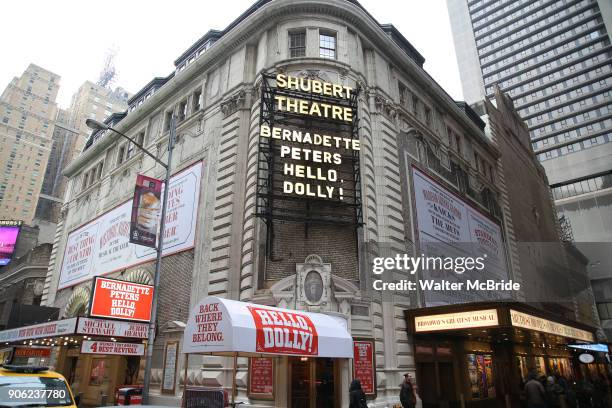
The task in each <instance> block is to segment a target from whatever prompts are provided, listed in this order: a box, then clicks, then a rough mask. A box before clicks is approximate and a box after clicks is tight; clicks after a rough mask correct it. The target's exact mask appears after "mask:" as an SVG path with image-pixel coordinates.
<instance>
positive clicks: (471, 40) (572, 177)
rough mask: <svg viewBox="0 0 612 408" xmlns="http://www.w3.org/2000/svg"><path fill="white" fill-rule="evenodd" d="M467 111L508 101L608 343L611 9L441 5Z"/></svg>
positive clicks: (589, 3)
mask: <svg viewBox="0 0 612 408" xmlns="http://www.w3.org/2000/svg"><path fill="white" fill-rule="evenodd" d="M447 4H448V11H449V15H450V20H451V26H452V30H453V36H454V41H455V49H456V52H457V59H458V62H459V70H460V74H461V80H462V82H463V92H464V96H465V98H466V100H467V101H468V102H469V103H470V104H475V103H479V102H481V101H483V100H484V98H485V96H486V97H488V98H489V99H493V96H494V94H495V88H494V86H495V85H496V84H497V85H498V86H499V87H500V88H501V89H502V90H503V91H504V92H506V93H507V94H508V95H510V97H511V98H512V100H513V102H514V105H515V107H516V110H517V111H518V113H519V115H520V116H521V118H522V119H523V120H524V121H525V123H526V124H527V126H528V128H529V134H530V140H531V143H532V145H533V150H534V151H535V154H536V155H537V157H538V160H539V161H540V162H541V164H542V166H543V167H544V169H545V170H546V174H547V176H548V180H549V183H550V185H551V187H552V191H553V197H554V199H555V205H556V207H557V212H558V216H559V218H560V219H561V220H562V221H563V226H564V231H566V236H567V237H568V238H569V239H572V238H573V239H574V240H575V241H576V242H577V246H578V247H579V248H580V250H581V251H582V252H583V253H584V254H585V255H586V256H587V257H588V258H589V260H590V263H589V273H590V275H591V278H592V285H593V291H594V294H595V296H596V300H597V302H598V303H601V307H600V309H601V311H603V314H602V315H601V317H602V320H604V321H603V325H604V326H609V330H608V331H607V333H608V336H612V257H610V255H608V254H609V253H610V252H611V251H610V245H612V244H611V242H612V182H611V180H612V143H610V142H612V98H611V95H612V93H611V89H612V63H611V62H612V47H611V45H610V34H611V33H612V26H611V24H612V3H611V2H610V1H605V0H604V1H596V0H580V1H574V0H571V1H570V0H563V1H547V0H534V1H511V0H502V1H487V0H470V1H467V0H448V2H447Z"/></svg>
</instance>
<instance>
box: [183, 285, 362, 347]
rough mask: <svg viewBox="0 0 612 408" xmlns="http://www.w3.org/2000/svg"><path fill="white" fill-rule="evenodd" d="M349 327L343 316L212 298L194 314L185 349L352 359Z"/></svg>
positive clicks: (195, 309)
mask: <svg viewBox="0 0 612 408" xmlns="http://www.w3.org/2000/svg"><path fill="white" fill-rule="evenodd" d="M346 327H347V325H346V321H345V320H344V319H342V318H340V317H337V316H330V315H326V314H322V313H308V312H302V311H297V310H289V309H280V308H276V307H270V306H263V305H256V304H252V303H245V302H238V301H234V300H228V299H222V298H217V297H208V298H205V299H204V300H202V301H200V302H199V303H198V304H197V305H196V306H195V307H194V309H193V311H192V313H191V315H190V316H189V321H188V323H187V327H186V329H185V333H184V351H185V352H186V353H243V354H249V353H255V354H275V355H295V356H317V357H345V358H351V357H352V355H353V354H352V352H353V340H352V337H351V335H350V334H349V333H348V332H347V329H346Z"/></svg>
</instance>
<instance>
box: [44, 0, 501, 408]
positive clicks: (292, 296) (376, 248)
mask: <svg viewBox="0 0 612 408" xmlns="http://www.w3.org/2000/svg"><path fill="white" fill-rule="evenodd" d="M257 4H258V5H259V6H260V7H258V8H252V9H250V11H249V13H248V14H247V15H246V16H243V17H241V20H240V21H238V22H237V25H235V26H230V27H231V28H229V29H228V30H227V31H224V32H223V35H221V36H220V38H219V39H218V40H217V41H216V42H215V43H214V44H213V45H212V46H211V47H210V48H207V49H206V51H205V52H203V53H201V55H198V56H197V58H195V59H194V60H193V62H191V63H190V64H188V65H187V66H186V68H183V69H181V70H177V72H175V73H173V74H171V75H170V76H169V77H167V78H165V79H163V81H161V82H163V85H161V86H159V87H158V86H157V85H156V83H153V82H152V84H151V86H152V87H153V88H151V90H150V93H149V92H148V90H144V91H141V92H139V93H138V94H137V95H141V94H143V95H145V94H146V95H149V97H148V98H147V99H146V101H144V103H142V104H139V105H138V106H135V107H134V108H133V109H132V108H131V107H130V109H129V113H128V114H127V116H125V117H124V118H123V119H122V120H121V121H120V122H119V123H118V124H116V125H115V127H116V128H117V129H118V130H119V131H121V132H124V133H126V134H127V135H128V136H132V137H135V136H137V135H139V134H142V133H144V138H143V143H144V145H145V146H146V147H147V149H149V150H150V151H152V152H153V153H154V154H156V155H157V156H158V157H160V159H161V160H165V159H166V157H167V138H168V129H169V118H170V116H171V114H172V113H173V112H174V113H175V114H176V116H177V117H178V118H179V123H178V127H177V143H176V147H175V150H174V153H173V163H172V167H173V169H175V171H180V170H182V169H184V168H187V167H189V166H190V165H192V164H193V163H195V162H197V161H202V162H203V177H202V183H201V186H200V187H201V188H200V197H199V203H200V205H199V209H198V218H197V230H196V231H197V233H196V240H195V247H194V248H193V250H189V251H186V252H183V253H181V254H176V255H173V256H170V257H168V258H166V259H164V263H163V265H164V266H163V268H164V269H163V272H162V277H161V279H162V282H161V289H160V304H159V310H160V314H159V315H158V322H157V323H158V327H159V337H158V339H157V341H156V344H155V350H156V351H157V352H158V353H159V352H160V351H161V350H163V344H164V341H166V339H171V338H180V331H181V327H183V326H184V323H185V322H186V318H187V313H188V308H189V307H190V306H192V305H193V304H194V303H195V302H197V301H198V300H200V299H202V298H203V297H205V296H209V295H216V296H221V297H228V298H231V299H239V300H244V301H252V302H256V303H263V304H268V305H279V306H281V307H289V308H298V309H306V310H311V311H318V312H323V313H332V314H335V315H340V316H343V317H344V318H345V319H347V322H348V327H349V328H350V330H351V333H352V334H353V336H355V337H367V338H372V339H373V340H374V341H375V347H376V366H377V377H376V381H377V391H378V394H377V398H376V400H375V401H373V403H374V405H375V406H380V407H383V406H389V405H390V404H393V403H397V402H398V394H399V385H400V383H401V380H402V374H403V373H405V372H413V373H414V371H415V365H414V356H413V346H412V339H411V337H409V336H408V334H407V331H406V321H405V318H404V313H403V311H404V310H405V309H406V308H412V307H418V306H419V305H420V304H419V303H418V301H417V299H414V298H411V297H409V296H406V295H405V294H401V293H398V294H394V295H392V298H391V299H390V301H387V300H384V301H383V299H382V297H381V296H379V295H377V294H374V293H371V291H369V290H368V287H369V282H370V281H371V280H372V279H373V276H372V274H371V271H370V267H369V263H370V260H371V257H372V256H382V255H384V256H392V255H393V254H396V253H409V254H414V253H416V252H415V251H416V250H417V248H418V246H417V240H416V238H415V230H416V226H415V225H414V221H413V220H414V209H413V207H414V206H413V204H411V203H412V202H413V199H414V198H413V193H412V192H411V190H410V183H411V178H410V177H411V176H410V172H409V171H408V170H407V169H409V167H410V165H411V164H413V163H415V164H418V165H419V166H420V168H422V169H423V171H426V172H427V173H428V174H431V176H432V177H435V178H436V179H437V180H439V181H440V182H441V183H443V184H444V185H447V184H448V188H451V189H453V188H454V189H456V190H457V193H458V194H461V195H463V196H465V199H466V200H472V201H473V203H474V205H475V206H479V208H480V207H481V208H482V211H484V212H487V213H490V214H491V217H498V216H499V214H500V213H499V211H498V206H497V204H496V202H495V197H498V196H499V195H500V191H499V188H498V187H497V183H496V177H497V176H496V171H495V170H494V168H495V163H496V161H497V158H498V156H499V153H498V151H497V149H496V148H495V147H494V146H493V145H492V143H491V142H490V141H489V140H488V139H487V138H486V137H485V135H484V133H483V130H482V128H481V127H479V123H478V121H477V120H474V119H473V118H470V117H469V116H468V113H467V111H466V110H465V109H464V108H462V107H461V106H458V105H457V104H456V103H455V102H454V101H453V100H451V99H450V97H449V96H448V94H446V93H445V92H444V90H443V89H442V88H440V86H439V85H438V84H437V83H435V81H433V80H432V78H431V77H430V76H429V75H427V73H426V72H425V71H424V70H423V69H422V66H421V65H422V60H419V59H418V58H415V57H414V55H411V54H410V52H412V51H411V50H412V48H411V47H408V45H407V41H406V40H405V39H402V38H399V37H398V36H397V35H395V37H392V36H390V35H387V33H386V32H385V31H384V30H383V29H382V28H381V26H379V25H378V23H376V22H375V21H374V20H373V19H372V18H371V17H370V16H369V15H368V14H367V13H366V12H365V10H363V9H362V8H361V6H359V5H357V4H356V3H353V2H350V1H344V0H333V1H325V2H323V1H299V0H278V1H274V2H267V1H260V2H258V3H257ZM295 31H302V32H304V33H305V35H306V40H305V48H304V53H303V55H302V56H299V57H291V54H290V50H289V46H288V44H289V37H288V36H289V34H290V33H292V32H295ZM321 33H326V34H330V33H332V34H333V35H334V36H335V38H336V42H335V44H336V48H335V52H334V54H335V58H334V59H329V58H320V57H319V55H320V50H319V41H318V37H319V35H320V34H321ZM276 72H283V73H287V74H289V75H293V76H307V75H310V74H313V75H316V76H317V77H319V78H322V79H324V80H326V81H329V82H332V83H338V84H343V85H348V86H352V87H354V88H357V87H358V86H359V87H361V93H360V95H359V100H358V109H359V117H360V123H359V131H358V132H359V138H360V141H361V152H360V165H361V167H360V172H361V193H362V211H363V225H362V226H360V227H359V228H357V229H353V230H351V231H350V232H349V231H346V230H344V231H343V230H335V231H330V228H329V227H326V226H320V227H309V229H308V233H307V234H308V235H306V231H305V230H304V226H303V224H287V225H286V226H281V227H280V228H279V229H278V231H277V232H278V235H277V236H276V238H275V239H276V244H275V245H276V246H275V247H274V248H273V255H274V258H272V259H271V258H270V257H269V256H268V253H267V251H266V225H265V223H264V222H263V221H262V220H261V219H260V218H258V217H256V215H255V207H256V191H257V171H258V164H257V163H258V140H259V119H260V118H259V114H260V105H259V103H260V94H259V92H260V87H261V81H262V77H261V74H262V73H276ZM124 143H125V142H124V140H123V139H121V138H119V136H117V135H116V134H114V133H112V132H107V133H106V134H104V136H102V137H99V138H95V142H93V143H92V144H91V146H88V147H87V148H86V149H85V151H84V152H83V154H82V155H81V156H80V157H79V158H78V159H77V160H76V161H75V162H74V163H72V164H71V165H70V166H69V167H68V168H67V169H66V175H67V176H68V177H69V182H68V191H67V196H66V197H67V200H66V202H65V203H64V207H63V211H62V214H63V215H62V219H61V220H60V223H59V224H58V226H59V227H58V228H59V229H58V234H57V236H56V242H55V246H54V252H53V254H52V259H51V266H50V268H49V273H48V275H47V279H46V283H45V289H44V295H43V301H44V302H45V303H46V304H47V305H55V306H57V307H61V308H62V310H63V313H62V315H63V316H68V315H69V313H66V310H68V308H69V307H70V311H71V314H75V313H76V314H78V313H80V312H82V310H83V308H82V306H83V305H81V306H78V305H77V306H74V305H73V304H74V303H75V302H81V303H82V302H83V299H86V296H85V295H84V293H87V291H88V290H89V287H90V285H91V282H85V283H82V284H79V285H78V286H76V287H73V288H66V289H63V290H58V289H57V287H58V279H59V273H60V269H61V259H62V257H63V254H64V251H65V246H66V237H67V235H68V233H69V232H70V231H72V230H74V229H75V228H77V227H78V226H80V225H83V224H84V223H87V222H89V221H90V220H92V219H94V218H95V217H97V216H98V215H100V214H102V213H104V212H106V211H108V210H109V209H111V208H113V207H115V206H116V205H118V204H120V203H122V202H124V201H126V200H128V199H129V198H131V196H132V194H133V188H134V180H135V177H136V174H137V173H144V174H147V175H149V176H153V177H158V178H161V177H162V174H163V169H162V168H161V167H160V166H156V165H155V163H154V161H153V160H152V159H150V158H149V157H147V156H145V155H143V154H142V153H139V152H136V153H135V154H134V155H133V156H132V157H131V158H129V159H128V160H117V156H118V155H119V154H120V152H121V147H122V146H123V145H124ZM475 153H476V155H477V157H478V158H479V165H478V166H475V165H474V154H475ZM451 158H452V160H453V162H454V163H456V165H457V166H458V167H457V168H460V169H461V171H462V173H461V174H463V177H464V178H463V179H462V180H464V181H465V182H466V183H468V184H469V186H472V187H470V188H471V189H469V191H468V189H466V188H465V186H467V185H468V184H466V185H464V188H463V189H460V188H459V187H453V185H452V183H448V182H447V181H446V179H445V178H444V177H443V173H444V170H443V169H446V168H448V166H449V163H450V161H449V160H450V159H451ZM101 163H102V164H101ZM100 164H101V165H100ZM97 166H100V167H99V168H100V169H101V170H100V172H101V173H100V177H99V178H97V179H96V180H94V181H93V183H83V182H82V177H83V175H86V174H90V172H91V171H92V169H96V168H98V167H97ZM436 171H437V172H436ZM484 192H486V194H488V195H486V197H493V199H490V200H489V201H488V202H485V200H484V199H483V197H485V193H484ZM470 194H471V195H470ZM305 265H307V267H305ZM138 268H141V269H145V270H147V271H148V272H151V265H150V264H149V265H144V266H140V267H138ZM308 268H314V269H315V270H317V271H320V274H321V276H322V278H323V279H322V280H323V282H324V288H323V291H324V294H325V296H324V297H323V299H324V301H320V302H310V301H308V299H305V297H304V296H303V292H302V291H301V289H300V288H301V287H302V286H301V285H303V280H301V279H302V278H301V277H303V276H305V272H307V271H308V270H310V269H308ZM129 272H130V271H124V272H118V273H116V274H114V275H113V276H115V275H121V274H126V273H129ZM123 276H125V275H123ZM79 293H81V294H79ZM74 299H76V300H74ZM79 299H80V300H79ZM177 333H179V334H178V335H177ZM158 353H157V354H156V359H155V364H154V369H155V371H154V374H153V380H154V382H158V381H160V376H161V371H160V369H161V364H162V361H161V358H160V357H159V354H158ZM179 363H180V365H181V367H179V371H178V372H179V373H180V374H179V377H181V379H180V382H181V383H182V382H183V381H184V378H183V369H184V367H182V365H183V360H182V358H180V359H179ZM230 364H231V362H230V361H228V360H227V359H224V358H211V357H206V358H205V357H197V356H194V357H193V358H191V359H190V364H189V367H188V370H187V376H188V381H187V382H188V383H191V384H198V385H202V384H207V385H225V386H228V384H231V379H230V371H229V367H230ZM279 364H280V365H279V370H280V372H281V373H283V374H282V375H280V376H279V378H278V381H277V383H276V384H275V386H276V387H277V389H278V390H280V391H279V392H278V397H277V400H276V401H269V402H262V401H259V402H258V404H259V406H264V405H265V406H287V405H288V404H289V402H288V400H287V398H288V397H287V395H286V393H284V390H285V389H286V388H287V387H288V386H289V385H288V383H287V382H288V379H287V376H286V375H284V373H285V372H286V371H285V370H287V369H288V364H289V362H288V360H287V359H286V358H284V359H282V361H281V362H280V363H279ZM338 372H339V373H340V376H339V382H338V385H339V387H340V392H339V394H338V395H339V397H338V398H339V399H340V401H341V405H342V406H347V405H348V400H347V398H348V393H347V390H348V382H349V365H348V363H347V362H346V361H342V362H339V365H338ZM180 392H181V390H180V387H177V391H176V396H177V397H178V396H180ZM340 394H341V395H340ZM238 398H239V399H240V400H245V399H246V359H239V374H238ZM160 400H161V397H160Z"/></svg>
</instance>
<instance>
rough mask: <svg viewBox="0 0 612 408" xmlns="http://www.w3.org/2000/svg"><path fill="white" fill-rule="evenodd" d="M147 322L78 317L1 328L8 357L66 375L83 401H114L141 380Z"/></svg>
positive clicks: (5, 352) (0, 337)
mask: <svg viewBox="0 0 612 408" xmlns="http://www.w3.org/2000/svg"><path fill="white" fill-rule="evenodd" d="M147 328H148V325H147V324H143V323H134V322H121V321H116V320H107V319H93V318H87V317H78V318H76V317H75V318H71V319H64V320H58V321H52V322H48V323H42V324H37V325H33V326H25V327H20V328H15V329H10V330H5V331H2V332H0V343H1V344H2V345H3V349H2V350H0V353H1V356H2V358H3V360H4V361H5V362H7V363H8V362H10V363H13V364H28V365H43V366H49V367H50V368H51V369H53V370H55V371H57V372H59V373H60V374H62V375H64V377H66V379H67V380H68V382H69V384H70V386H71V388H72V390H73V392H74V393H75V395H80V397H81V402H82V403H84V404H90V405H99V404H101V403H103V402H104V401H106V402H108V403H113V402H114V394H115V389H116V388H117V387H118V386H121V385H125V384H133V383H136V382H138V374H139V371H140V367H141V356H143V355H144V350H145V345H144V344H143V342H142V340H143V339H145V338H146V337H147Z"/></svg>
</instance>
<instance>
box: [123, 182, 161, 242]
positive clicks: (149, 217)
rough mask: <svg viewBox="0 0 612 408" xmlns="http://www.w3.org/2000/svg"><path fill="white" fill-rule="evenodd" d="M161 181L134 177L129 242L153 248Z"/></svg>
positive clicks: (159, 203)
mask: <svg viewBox="0 0 612 408" xmlns="http://www.w3.org/2000/svg"><path fill="white" fill-rule="evenodd" d="M162 184H163V182H162V181H161V180H158V179H155V178H152V177H147V176H143V175H142V174H139V175H138V176H136V188H135V189H134V198H133V200H132V218H131V221H130V242H131V243H132V244H138V245H144V246H148V247H151V248H155V245H156V241H157V227H158V225H159V217H160V215H159V214H160V211H161V207H162V201H161V191H162Z"/></svg>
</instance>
